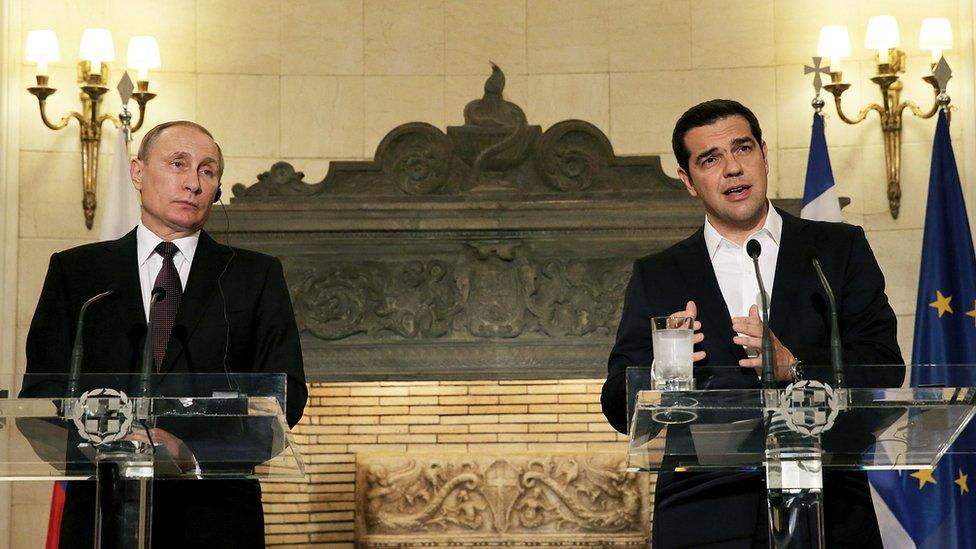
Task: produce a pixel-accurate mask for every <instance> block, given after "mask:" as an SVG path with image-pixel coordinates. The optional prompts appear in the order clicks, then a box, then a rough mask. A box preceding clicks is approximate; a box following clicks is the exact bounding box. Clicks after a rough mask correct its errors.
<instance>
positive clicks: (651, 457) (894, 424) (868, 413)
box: [627, 365, 976, 471]
mask: <svg viewBox="0 0 976 549" xmlns="http://www.w3.org/2000/svg"><path fill="white" fill-rule="evenodd" d="M892 368H901V367H900V366H895V367H892V366H848V367H846V369H845V370H846V373H847V376H848V379H857V380H871V379H884V378H885V376H887V379H891V375H890V374H891V369H892ZM821 370H822V371H821V372H819V373H818V368H811V367H806V368H805V373H806V372H810V373H811V374H813V376H814V379H810V380H802V381H799V382H794V383H792V384H786V383H783V384H782V386H781V387H778V388H776V389H766V390H763V389H761V388H759V383H758V378H757V382H756V388H754V389H709V390H693V391H675V392H664V391H655V390H652V389H650V374H649V368H630V369H628V372H627V377H628V379H627V382H628V397H629V400H630V405H629V406H628V412H629V413H630V417H631V422H630V434H631V438H630V446H629V450H628V464H629V467H630V468H631V469H632V470H637V471H707V470H728V471H732V470H755V471H764V470H765V469H766V467H767V465H768V462H769V454H768V450H769V448H768V444H769V439H768V435H770V434H771V433H784V434H787V433H788V434H789V436H788V437H783V436H781V435H777V436H778V438H779V440H783V441H787V440H788V441H790V442H789V444H791V445H794V448H793V453H794V454H795V456H794V457H796V456H802V454H803V453H804V452H811V451H814V452H818V453H819V459H820V460H822V466H823V468H824V469H828V470H829V469H848V470H857V469H861V470H874V469H878V470H891V469H923V468H929V467H932V466H933V465H934V464H935V463H936V462H938V460H939V459H940V458H941V457H942V456H943V455H944V454H945V453H946V452H947V451H949V448H950V445H952V447H951V451H952V452H953V453H954V454H972V453H976V437H970V436H964V437H960V434H961V433H962V432H963V430H964V428H965V427H966V426H967V424H968V423H969V421H970V420H971V419H972V417H973V415H974V413H976V388H974V386H976V383H973V380H974V379H976V367H974V366H972V365H953V366H932V365H913V366H906V367H905V375H904V376H903V377H902V379H904V380H910V379H919V378H921V379H929V380H933V379H934V380H937V381H938V383H933V384H930V385H929V386H923V387H910V386H909V385H908V382H907V381H904V382H903V383H902V384H901V386H899V387H883V388H875V387H853V388H840V389H834V388H831V387H830V386H829V385H827V384H825V383H822V382H820V381H817V380H816V378H820V379H830V376H829V373H830V369H829V367H822V368H821ZM713 371H714V369H713ZM728 374H729V375H741V373H740V372H739V368H738V367H730V369H729V370H728ZM820 374H823V375H820ZM920 374H924V375H920ZM719 375H721V373H720V374H719ZM947 384H953V385H947ZM777 451H778V452H786V453H787V454H788V453H790V451H791V449H790V448H789V447H786V448H779V449H778V450H777Z"/></svg>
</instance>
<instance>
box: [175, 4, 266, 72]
mask: <svg viewBox="0 0 976 549" xmlns="http://www.w3.org/2000/svg"><path fill="white" fill-rule="evenodd" d="M280 16H281V2H280V0H206V1H203V2H197V71H199V72H220V73H236V74H278V73H279V72H280V69H281V18H280ZM160 53H162V52H160Z"/></svg>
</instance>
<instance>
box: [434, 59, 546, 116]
mask: <svg viewBox="0 0 976 549" xmlns="http://www.w3.org/2000/svg"><path fill="white" fill-rule="evenodd" d="M502 70H505V67H502ZM490 74H491V69H490V68H489V67H487V65H486V66H485V68H484V70H483V71H482V74H480V75H478V76H448V77H447V79H446V81H445V90H444V119H445V120H446V123H447V125H449V126H458V125H461V124H464V106H465V105H467V104H468V103H469V102H471V101H473V100H475V99H481V97H482V96H483V95H484V93H485V80H486V79H487V78H488V76H489V75H490ZM502 95H503V96H504V98H505V100H506V101H511V102H512V103H515V104H516V105H518V106H520V107H522V108H523V109H524V108H525V106H526V105H527V104H528V96H529V78H528V77H527V76H525V75H513V74H510V73H507V72H506V73H505V91H504V92H503V94H502ZM538 123H539V122H538V121H537V120H534V119H533V118H532V117H531V116H529V124H538Z"/></svg>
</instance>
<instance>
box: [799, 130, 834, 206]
mask: <svg viewBox="0 0 976 549" xmlns="http://www.w3.org/2000/svg"><path fill="white" fill-rule="evenodd" d="M836 189H837V187H835V186H834V171H833V170H832V169H831V168H830V155H829V154H827V138H826V137H824V123H823V115H822V114H820V113H816V112H815V113H813V134H812V135H811V136H810V156H809V157H807V181H806V185H805V186H804V188H803V206H802V208H801V209H800V217H802V218H803V219H813V220H815V221H843V220H844V218H843V216H841V214H840V203H839V202H838V201H837V190H836Z"/></svg>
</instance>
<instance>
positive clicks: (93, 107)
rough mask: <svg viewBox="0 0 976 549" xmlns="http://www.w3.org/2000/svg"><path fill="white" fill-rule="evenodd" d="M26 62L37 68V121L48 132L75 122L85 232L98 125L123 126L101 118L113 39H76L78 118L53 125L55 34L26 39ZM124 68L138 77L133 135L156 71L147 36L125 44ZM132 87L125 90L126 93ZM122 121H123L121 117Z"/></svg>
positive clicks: (89, 34) (87, 35) (90, 216)
mask: <svg viewBox="0 0 976 549" xmlns="http://www.w3.org/2000/svg"><path fill="white" fill-rule="evenodd" d="M26 58H27V62H28V63H35V64H37V75H36V80H37V85H36V86H31V87H29V88H27V91H28V92H30V93H31V94H32V95H33V96H35V97H37V102H38V106H39V107H40V110H41V121H42V122H44V125H45V126H47V127H48V128H51V129H52V130H60V129H62V128H64V127H66V126H67V125H68V123H69V122H70V121H71V119H75V120H77V121H78V125H79V126H80V128H81V171H82V183H83V185H84V196H83V198H82V207H83V208H84V210H85V226H86V227H88V229H89V230H90V229H91V228H92V225H93V224H94V222H95V208H96V205H97V202H96V199H95V193H96V190H97V185H98V148H99V143H100V141H101V138H102V124H103V123H104V122H105V121H106V120H108V121H110V122H112V124H114V125H115V127H117V128H118V127H121V126H122V121H121V120H119V118H118V117H116V116H115V115H113V114H111V113H105V114H100V113H99V110H100V107H101V102H102V96H103V95H105V93H106V92H108V91H109V88H108V85H107V83H108V79H109V67H108V62H110V61H114V60H115V46H114V44H113V41H112V33H111V32H109V31H108V30H106V29H85V31H84V33H83V34H82V37H81V48H80V52H79V58H80V61H78V83H79V84H80V86H79V87H80V88H81V94H80V95H81V112H77V111H71V112H69V113H67V114H65V115H64V116H62V117H61V120H60V121H59V122H58V123H57V124H54V123H52V122H51V120H50V119H48V117H47V110H46V104H47V98H48V97H50V96H51V95H52V94H53V93H54V92H56V91H57V89H56V88H52V87H51V86H49V85H48V82H49V75H48V65H49V64H50V63H53V62H57V61H59V60H60V59H61V52H60V48H59V46H58V37H57V35H56V34H55V33H54V31H50V30H33V31H30V32H29V33H28V35H27V48H26ZM127 66H128V67H129V68H130V69H135V70H136V71H137V80H136V88H137V89H136V91H135V92H134V93H132V97H133V98H134V99H135V100H136V103H138V104H139V119H138V121H137V122H136V124H135V126H133V127H132V130H131V131H133V132H134V131H138V130H139V128H140V127H142V122H143V120H144V118H145V114H146V103H148V102H149V101H150V100H152V98H154V97H156V94H154V93H150V92H149V69H158V68H159V67H160V61H159V46H158V45H157V43H156V39H155V38H153V37H151V36H133V37H132V38H131V39H130V40H129V49H128V55H127ZM131 86H132V84H131V81H129V88H130V89H131ZM123 116H124V115H123Z"/></svg>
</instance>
